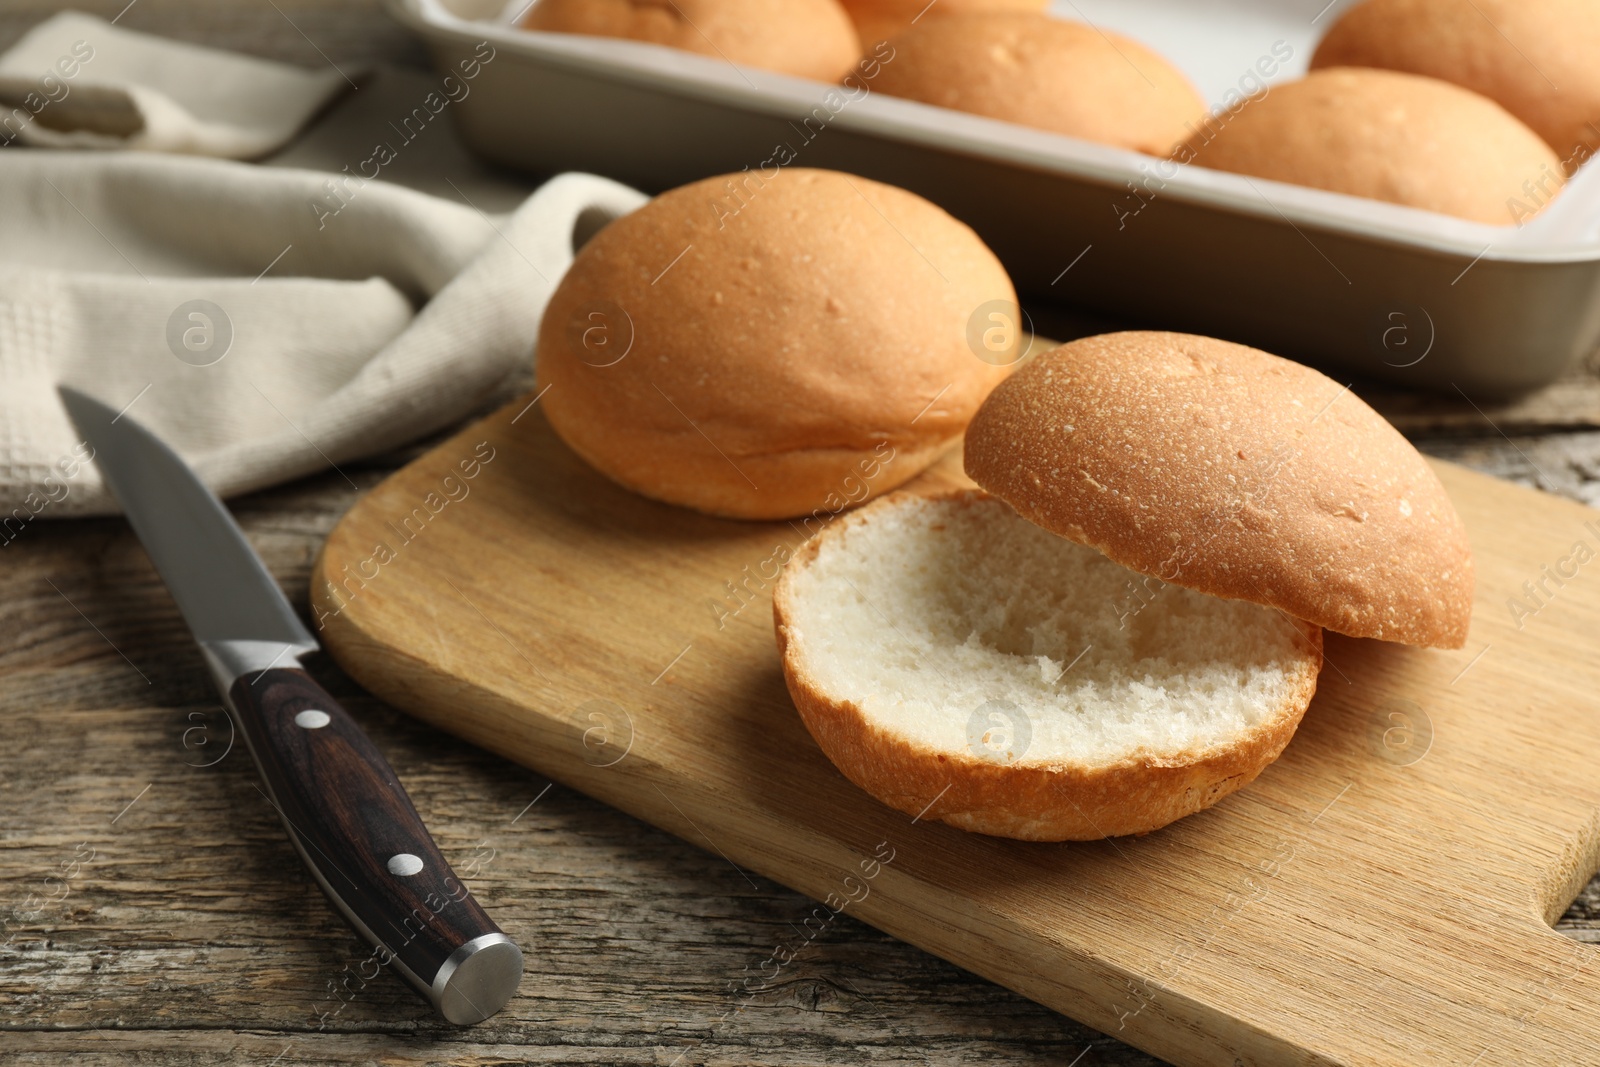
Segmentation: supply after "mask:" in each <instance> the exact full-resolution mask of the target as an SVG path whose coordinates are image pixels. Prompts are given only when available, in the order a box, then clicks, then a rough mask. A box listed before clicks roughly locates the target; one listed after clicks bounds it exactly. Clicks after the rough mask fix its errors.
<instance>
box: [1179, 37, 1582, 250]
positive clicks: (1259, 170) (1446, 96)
mask: <svg viewBox="0 0 1600 1067" xmlns="http://www.w3.org/2000/svg"><path fill="white" fill-rule="evenodd" d="M1176 156H1177V158H1178V159H1179V160H1181V161H1182V162H1185V163H1188V162H1194V163H1198V164H1199V165H1200V166H1202V167H1210V168H1212V169H1214V170H1225V171H1232V172H1234V173H1236V174H1248V175H1252V176H1254V177H1258V178H1270V179H1272V180H1274V181H1281V182H1290V183H1292V184H1295V185H1306V186H1311V187H1312V188H1316V189H1328V190H1332V191H1333V192H1337V193H1349V194H1350V195H1352V196H1364V197H1368V198H1371V199H1373V200H1386V201H1389V202H1390V203H1394V204H1404V205H1406V206H1407V207H1416V208H1422V209H1424V210H1427V211H1437V212H1439V213H1441V214H1444V215H1454V216H1456V217H1458V218H1463V219H1471V220H1472V221H1474V222H1486V223H1489V224H1491V225H1497V226H1508V225H1511V224H1513V223H1520V222H1522V221H1524V220H1525V219H1527V218H1529V217H1531V216H1533V215H1534V214H1536V213H1537V212H1538V211H1539V210H1540V209H1541V208H1542V207H1543V206H1544V205H1545V204H1546V203H1548V202H1549V200H1550V199H1551V198H1552V197H1554V195H1555V193H1556V191H1557V190H1559V189H1560V187H1561V184H1562V181H1563V178H1562V172H1561V162H1560V160H1558V159H1557V158H1556V155H1555V153H1554V152H1552V151H1551V150H1550V146H1549V145H1547V144H1545V143H1544V142H1543V141H1541V140H1540V139H1539V137H1538V135H1537V134H1535V133H1534V132H1533V131H1532V130H1530V129H1528V127H1526V126H1524V125H1523V124H1522V123H1521V122H1519V121H1518V120H1517V119H1516V118H1514V117H1513V116H1512V115H1511V114H1510V113H1508V112H1507V111H1506V110H1505V109H1504V108H1502V107H1501V106H1500V105H1499V104H1496V103H1495V102H1494V101H1492V100H1490V99H1488V98H1487V97H1482V96H1479V95H1478V94H1477V93H1474V92H1472V91H1470V90H1468V89H1463V88H1461V87H1460V86H1456V85H1451V84H1449V83H1447V82H1442V81H1438V80H1436V79H1434V78H1424V77H1421V76H1418V75H1415V74H1399V73H1396V72H1394V71H1387V70H1373V69H1361V68H1355V67H1335V68H1330V69H1326V70H1319V71H1315V72H1313V73H1312V74H1310V75H1307V76H1306V77H1305V78H1304V79H1302V80H1300V81H1296V82H1287V83H1284V84H1282V85H1275V86H1273V87H1272V89H1271V90H1270V91H1269V92H1267V93H1266V94H1265V95H1262V96H1258V97H1255V98H1252V99H1250V100H1247V101H1246V102H1245V103H1243V104H1241V105H1239V107H1237V108H1236V109H1234V111H1232V112H1230V113H1228V114H1226V115H1223V116H1220V117H1218V118H1216V119H1213V120H1212V122H1211V123H1209V124H1208V125H1207V126H1206V127H1205V128H1203V129H1202V130H1200V131H1199V132H1198V133H1196V134H1195V135H1194V136H1193V137H1191V138H1190V140H1189V141H1188V143H1187V144H1186V145H1184V147H1183V148H1181V149H1180V150H1179V151H1178V152H1177V153H1176Z"/></svg>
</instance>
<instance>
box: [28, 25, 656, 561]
mask: <svg viewBox="0 0 1600 1067" xmlns="http://www.w3.org/2000/svg"><path fill="white" fill-rule="evenodd" d="M146 46H147V47H148V48H151V49H157V50H159V49H160V48H164V47H167V46H166V45H164V44H161V43H160V42H155V41H147V42H146ZM183 47H187V46H183ZM7 58H9V55H8V57H7ZM0 69H5V61H4V60H0ZM218 69H219V71H221V70H222V68H218ZM223 73H224V74H225V72H223ZM219 76H222V74H219ZM391 80H392V81H394V82H395V84H396V85H397V86H398V88H399V89H400V90H402V91H410V89H409V88H408V87H410V88H414V86H413V85H412V83H411V82H408V81H407V80H406V79H405V78H399V79H391ZM363 91H365V87H364V90H363ZM355 95H357V96H359V95H360V94H359V93H358V94H355ZM335 118H336V115H335V116H330V121H331V120H333V119H335ZM334 126H335V128H339V124H338V123H337V122H335V123H334ZM360 126H361V124H360V123H355V124H354V125H353V126H352V128H359V127H360ZM315 132H316V131H315V130H313V131H312V134H313V136H312V137H310V138H308V140H315V139H316V138H315ZM448 132H449V131H448V130H444V131H442V134H447V133H448ZM442 134H441V135H442ZM429 136H434V134H432V133H431V131H430V134H429ZM323 150H324V155H325V158H326V159H327V164H326V165H327V166H328V168H329V169H328V171H315V170H310V169H304V167H305V166H306V165H307V164H308V163H310V162H311V160H308V159H297V160H296V162H297V163H299V164H300V167H297V168H289V167H262V166H256V165H251V164H245V163H237V162H230V161H223V160H214V159H199V158H195V157H193V156H179V155H161V154H153V153H148V152H104V151H91V152H82V151H52V150H44V149H16V148H13V149H4V150H0V545H3V544H4V543H7V542H8V541H9V540H10V539H11V538H13V537H15V536H16V535H17V534H18V532H19V530H20V528H21V527H22V526H25V525H26V524H27V523H28V522H30V521H32V519H33V518H35V517H66V516H70V515H84V514H105V513H112V512H114V511H115V510H116V506H115V503H114V501H112V499H111V498H110V496H109V494H107V493H106V492H105V490H104V487H103V486H102V484H101V483H100V480H99V476H98V473H97V472H96V470H95V468H94V466H93V464H87V463H82V462H81V458H82V455H83V450H82V449H81V447H79V442H80V438H79V436H78V434H77V432H76V430H75V429H74V428H73V426H72V425H71V423H70V421H69V420H68V418H67V416H66V413H65V411H64V409H63V408H62V406H61V403H60V400H59V398H58V396H57V394H56V386H57V384H58V383H65V384H70V385H73V386H76V387H78V388H80V389H82V390H84V391H86V392H88V393H90V394H91V395H94V396H96V397H97V398H99V399H100V400H102V401H103V402H105V403H107V404H110V405H112V406H113V407H115V408H118V409H122V408H124V407H125V406H126V408H127V411H128V414H129V416H130V417H134V418H137V419H138V420H139V421H140V422H142V423H143V424H145V425H147V426H149V427H150V428H151V429H152V430H154V431H155V432H157V433H158V434H160V435H161V436H162V437H163V438H164V439H166V440H167V441H168V442H169V443H170V444H172V445H173V447H174V448H176V449H177V450H178V452H179V453H181V454H182V455H183V456H184V457H185V458H186V459H187V460H189V461H190V462H191V463H192V464H193V465H194V467H195V468H196V470H197V471H199V473H200V475H201V477H202V478H204V479H205V480H206V482H207V483H208V484H209V485H211V486H212V488H214V489H215V490H217V491H218V492H219V493H221V494H223V495H228V494H233V493H238V492H243V491H247V490H251V489H256V488H261V487H264V486H267V485H271V484H274V483H277V482H281V481H285V480H287V479H290V478H294V477H298V476H302V475H305V474H309V473H311V472H314V471H319V470H327V469H328V468H329V466H330V465H337V464H339V463H341V462H344V461H346V460H350V459H354V458H356V457H359V456H363V455H370V454H373V453H375V452H378V451H381V450H383V449H386V448H392V447H394V446H396V445H398V444H401V443H404V442H406V441H408V440H412V439H415V438H417V437H419V436H422V435H424V434H427V433H430V432H433V431H437V430H440V429H442V428H444V427H446V426H448V425H450V424H451V423H452V422H455V421H457V420H459V419H461V418H463V417H465V416H466V415H468V414H470V413H471V412H472V411H474V410H475V409H476V408H478V407H480V406H481V405H482V404H483V403H484V402H485V401H486V400H487V399H489V398H490V396H491V394H493V393H494V391H495V390H496V388H497V387H498V386H502V385H503V383H505V382H506V380H507V379H508V377H510V376H511V375H513V374H514V373H516V372H518V371H519V370H525V369H526V368H527V367H528V365H529V364H530V362H531V359H532V353H533V346H534V341H535V337H536V335H537V331H538V323H539V318H540V315H541V314H542V312H543V310H544V306H545V304H546V302H547V301H548V300H549V297H550V294H551V292H552V290H553V288H554V286H555V283H556V282H557V281H558V280H559V279H560V277H561V275H562V274H563V272H564V271H565V270H566V268H567V266H568V265H569V264H570V263H571V260H572V256H573V251H574V247H575V242H579V243H581V241H582V240H583V239H584V238H585V237H586V236H587V235H588V234H589V233H592V232H593V231H594V230H595V229H597V228H598V227H599V226H600V225H603V224H604V223H605V222H606V221H609V220H610V219H612V218H615V217H617V216H618V215H621V214H625V213H627V212H629V211H631V210H633V209H634V208H636V207H637V206H639V205H640V204H641V203H643V201H644V199H645V198H644V197H643V196H642V195H641V194H639V193H637V192H635V191H633V190H631V189H628V188H626V187H625V186H621V185H618V184H616V183H614V182H611V181H608V180H606V179H602V178H595V177H591V176H588V175H577V174H569V175H563V176H561V177H559V178H556V179H554V180H552V181H550V182H548V183H547V184H545V185H544V186H543V187H542V188H540V189H539V190H538V191H537V192H535V193H534V194H533V195H532V196H530V197H527V198H526V199H525V201H524V202H523V203H521V205H520V206H518V207H516V208H515V209H514V210H513V211H511V212H510V213H509V214H508V215H493V216H491V215H486V214H484V213H483V212H482V211H480V210H479V207H478V206H473V205H474V204H475V203H476V201H477V199H478V197H477V196H476V195H473V194H468V193H466V192H462V193H461V196H460V198H459V199H457V200H456V201H455V202H451V201H449V200H446V199H443V198H441V197H435V196H429V195H425V194H423V193H420V192H416V191H413V190H411V189H407V188H403V187H401V186H399V185H396V184H393V183H391V182H389V181H387V180H383V179H379V180H374V181H367V182H364V183H363V182H361V181H359V180H348V179H346V178H344V176H343V175H342V174H336V173H334V172H337V171H339V170H340V168H341V167H342V166H343V165H344V164H345V163H346V162H348V160H349V159H359V158H361V157H362V156H363V155H365V154H369V153H370V152H371V151H372V148H371V143H370V141H364V142H363V143H362V144H360V145H356V144H350V145H347V146H341V145H340V144H339V143H338V142H337V140H336V139H335V140H334V143H331V144H326V145H323ZM400 150H401V152H402V154H403V153H405V152H412V153H420V152H422V151H424V149H422V148H420V147H413V148H406V147H404V146H401V148H400ZM470 170H471V165H470V164H467V163H466V162H465V161H463V169H462V171H461V174H460V180H459V182H455V181H453V180H452V181H447V182H446V184H447V185H449V186H450V187H452V188H456V187H458V186H459V188H461V189H473V190H478V189H489V190H490V191H491V192H493V191H494V183H493V181H492V180H491V181H490V182H489V183H488V184H487V185H485V184H483V183H482V181H479V184H473V183H474V181H475V180H480V179H481V178H482V175H481V174H474V173H470V172H469V171H470ZM386 176H387V174H386ZM441 178H443V179H448V175H447V174H445V175H441V174H439V173H433V172H431V171H430V172H429V174H428V175H427V177H426V178H425V179H424V180H425V181H427V182H428V183H429V184H430V185H431V184H433V183H436V182H438V181H440V180H441ZM504 184H505V183H503V182H502V183H500V192H501V193H503V192H504ZM484 195H485V196H487V195H488V194H487V193H486V194H484ZM469 196H470V198H471V200H472V203H469V202H468V199H469ZM502 199H504V198H503V197H502Z"/></svg>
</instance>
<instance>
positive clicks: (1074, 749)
mask: <svg viewBox="0 0 1600 1067" xmlns="http://www.w3.org/2000/svg"><path fill="white" fill-rule="evenodd" d="M1140 597H1144V598H1147V599H1148V603H1145V601H1144V600H1141V599H1139V598H1140ZM1129 604H1142V605H1143V607H1142V610H1131V609H1129V608H1126V607H1119V606H1121V605H1129ZM773 613H774V620H775V623H776V627H777V639H778V648H779V650H780V653H781V655H782V659H783V672H784V678H785V680H786V681H787V682H788V686H789V692H790V694H791V695H792V696H793V697H794V701H795V706H796V707H797V708H798V709H799V711H800V715H801V718H802V719H804V721H805V724H806V727H807V729H809V730H810V731H811V735H812V737H814V738H815V739H816V741H817V744H818V745H819V746H820V747H821V748H822V751H823V752H824V753H825V754H826V755H827V756H828V758H829V759H831V760H832V761H833V762H834V764H835V765H836V766H837V767H838V768H839V770H840V771H842V772H843V773H844V775H845V777H847V778H849V779H850V780H851V781H853V782H855V783H856V784H857V785H859V786H860V787H861V788H863V789H865V790H866V791H867V792H868V793H871V794H872V795H873V796H875V797H877V798H878V799H879V800H881V801H882V802H884V803H885V804H888V805H890V806H891V807H894V808H898V809H899V810H900V811H903V812H907V813H908V814H912V815H918V816H921V817H923V818H926V819H930V820H934V819H937V820H939V821H942V822H946V823H949V824H951V825H953V826H958V827H960V828H962V829H964V830H973V831H977V832H980V833H986V834H997V835H1000V836H1004V837H1014V838H1021V839H1023V840H1028V841H1061V840H1090V839H1096V838H1102V837H1108V836H1114V835H1118V834H1140V833H1145V832H1148V831H1150V830H1155V829H1157V828H1159V827H1162V826H1165V825H1167V824H1168V823H1170V822H1172V821H1173V820H1175V819H1179V818H1182V817H1183V816H1185V815H1189V814H1191V813H1193V812H1196V811H1199V810H1200V809H1202V808H1206V807H1209V806H1210V805H1212V804H1214V803H1216V802H1217V801H1218V800H1220V799H1222V798H1223V797H1225V796H1227V795H1228V794H1229V793H1232V792H1233V791H1235V790H1237V789H1239V788H1241V787H1242V786H1244V785H1247V784H1248V783H1249V782H1251V781H1252V780H1254V779H1255V777H1256V776H1257V775H1258V774H1260V773H1261V771H1262V770H1263V769H1264V768H1265V767H1266V766H1267V765H1268V764H1270V763H1271V762H1272V761H1273V760H1274V759H1276V758H1277V757H1278V754H1279V753H1280V752H1282V751H1283V748H1284V746H1285V745H1287V744H1288V743H1289V739H1290V738H1291V737H1292V736H1293V734H1294V731H1295V728H1296V726H1298V724H1299V722H1300V718H1301V716H1302V715H1303V714H1304V713H1305V710H1306V707H1307V705H1308V704H1310V702H1311V697H1312V694H1313V693H1314V692H1315V691H1316V680H1317V670H1318V667H1319V665H1320V662H1321V649H1322V632H1321V631H1320V630H1318V629H1317V628H1316V627H1315V626H1312V625H1309V624H1306V623H1302V622H1299V621H1298V620H1294V619H1290V618H1288V617H1287V616H1285V615H1283V614H1281V613H1280V612H1276V611H1273V610H1272V609H1270V608H1265V607H1261V606H1259V605H1256V604H1249V603H1244V602H1242V601H1237V600H1221V599H1218V598H1216V597H1208V596H1205V595H1202V594H1200V593H1194V592H1190V591H1188V590H1186V589H1181V588H1168V589H1162V590H1159V592H1156V593H1151V592H1150V588H1149V587H1148V586H1147V584H1146V583H1145V582H1144V580H1143V579H1142V577H1141V576H1140V575H1138V574H1135V573H1133V572H1131V571H1128V570H1126V569H1124V568H1122V567H1119V566H1117V565H1116V564H1114V563H1112V562H1111V561H1109V560H1107V559H1106V558H1105V557H1104V556H1101V555H1100V554H1098V553H1096V552H1094V551H1093V550H1091V549H1088V548H1084V547H1081V546H1078V545H1074V544H1072V543H1070V542H1068V541H1064V540H1062V539H1061V538H1059V537H1056V536H1054V535H1053V534H1050V533H1047V532H1046V531H1044V530H1042V529H1040V528H1039V527H1037V526H1034V525H1032V524H1031V523H1029V522H1027V521H1024V520H1023V519H1022V518H1019V517H1018V516H1017V514H1016V513H1015V512H1013V511H1012V510H1011V509H1010V508H1009V507H1007V506H1006V505H1005V504H1004V503H1002V502H1001V501H1000V500H998V499H997V498H994V497H990V496H988V495H987V494H984V493H981V492H973V491H967V492H955V493H950V494H946V495H943V496H938V497H932V498H929V497H921V496H917V495H915V494H912V493H896V494H894V495H893V496H889V497H885V498H884V499H882V500H879V501H877V502H875V503H873V504H871V505H869V506H867V507H865V508H862V509H861V510H860V511H857V512H855V513H854V514H852V515H850V516H848V517H846V518H845V519H842V520H839V521H837V522H835V523H833V524H832V525H830V526H828V527H827V528H826V529H824V531H823V532H822V533H821V534H820V535H818V536H817V537H814V538H812V539H811V540H810V541H809V542H807V543H806V545H805V546H804V547H803V548H802V549H801V550H800V551H799V552H798V553H797V554H796V556H795V557H794V559H792V560H791V561H790V562H789V564H788V565H787V566H786V567H785V568H784V572H783V577H782V578H781V579H780V580H779V583H778V586H777V589H776V591H775V594H774V599H773ZM885 620H889V623H888V625H885Z"/></svg>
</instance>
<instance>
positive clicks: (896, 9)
mask: <svg viewBox="0 0 1600 1067" xmlns="http://www.w3.org/2000/svg"><path fill="white" fill-rule="evenodd" d="M841 2H842V3H843V4H844V9H845V11H847V12H849V14H850V18H851V19H853V20H854V21H855V24H856V30H857V32H859V33H860V35H861V41H862V43H863V44H867V45H873V44H877V43H878V42H879V41H882V40H885V39H887V38H890V37H893V36H894V35H895V34H897V33H900V32H901V31H903V30H905V29H907V28H908V27H910V26H911V24H912V21H911V20H912V19H916V20H917V22H919V23H920V22H922V21H923V20H924V19H931V18H939V17H941V16H944V15H971V14H981V13H983V12H986V11H1031V12H1042V11H1043V10H1044V9H1045V7H1046V6H1048V4H1049V3H1050V0H939V2H938V3H937V4H933V5H931V6H930V5H929V4H928V0H841Z"/></svg>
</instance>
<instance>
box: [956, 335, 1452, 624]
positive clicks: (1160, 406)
mask: <svg viewBox="0 0 1600 1067" xmlns="http://www.w3.org/2000/svg"><path fill="white" fill-rule="evenodd" d="M966 470H967V474H968V475H970V476H971V477H972V478H973V480H974V481H976V482H977V483H978V484H979V485H981V486H983V487H984V488H985V489H987V490H989V491H990V492H992V493H994V494H995V495H996V496H999V497H1001V498H1002V499H1004V500H1005V501H1006V502H1007V503H1008V504H1010V505H1011V506H1012V507H1014V508H1016V509H1017V511H1018V512H1019V513H1020V514H1022V515H1023V516H1024V517H1025V518H1028V519H1031V520H1032V521H1034V522H1036V523H1038V524H1039V525H1040V526H1043V527H1044V528H1045V529H1047V530H1051V531H1053V532H1055V533H1058V534H1060V535H1062V536H1063V537H1067V538H1070V539H1072V540H1074V541H1077V542H1080V543H1082V544H1086V545H1090V546H1092V547H1094V548H1097V549H1099V550H1100V551H1101V552H1103V553H1105V554H1106V556H1108V557H1110V558H1111V559H1112V560H1114V561H1116V562H1117V563H1120V564H1122V565H1123V566H1125V567H1130V568H1132V569H1134V570H1137V571H1140V572H1142V573H1145V574H1151V575H1155V576H1156V577H1158V578H1161V579H1163V580H1166V581H1173V582H1176V583H1177V584H1178V585H1182V586H1187V587H1188V588H1190V589H1196V590H1199V591H1200V592H1203V593H1210V594H1212V595H1214V596H1221V597H1229V598H1232V599H1237V600H1251V601H1255V602H1257V603H1261V604H1268V605H1271V606H1273V607H1276V608H1279V609H1281V610H1283V611H1284V612H1287V613H1288V614H1289V615H1292V616H1294V617H1295V618H1297V619H1305V620H1307V621H1310V622H1314V623H1317V624H1318V625H1320V626H1325V627H1327V628H1328V629H1330V630H1336V631H1338V632H1339V633H1342V634H1349V635H1351V636H1353V637H1376V638H1381V639H1383V640H1385V641H1402V642H1405V643H1406V644H1412V645H1431V646H1435V647H1440V648H1460V647H1461V646H1462V645H1463V644H1465V643H1466V638H1467V626H1468V623H1469V622H1470V618H1471V612H1472V587H1473V569H1472V548H1471V546H1470V545H1469V544H1468V542H1467V535H1466V530H1465V528H1464V527H1463V525H1462V523H1461V518H1460V516H1458V515H1457V514H1456V510H1455V508H1454V507H1453V506H1452V505H1451V503H1450V499H1449V497H1447V496H1446V495H1445V492H1444V487H1443V486H1441V485H1440V484H1439V479H1438V478H1437V477H1436V476H1435V475H1434V473H1433V471H1432V470H1431V469H1429V467H1428V465H1427V463H1425V462H1424V461H1423V459H1422V457H1421V456H1420V455H1418V454H1417V451H1416V449H1414V448H1412V447H1411V445H1410V444H1409V443H1408V442H1407V441H1406V439H1405V438H1403V437H1401V436H1400V434H1399V433H1398V432H1397V431H1396V430H1395V429H1394V427H1392V426H1390V425H1389V424H1388V423H1387V422H1385V421H1384V420H1383V418H1382V417H1381V416H1380V415H1378V414H1377V412H1375V411H1373V410H1372V409H1371V408H1370V407H1368V406H1367V405H1366V404H1365V403H1363V402H1362V401H1361V400H1359V399H1358V398H1356V397H1355V396H1354V395H1353V394H1351V393H1350V392H1349V390H1348V389H1347V388H1346V387H1344V386H1341V385H1339V383H1337V382H1335V381H1333V380H1332V379H1330V378H1327V377H1326V376H1324V375H1322V374H1319V373H1318V372H1317V371H1314V370H1312V369H1310V368H1309V367H1304V366H1301V365H1300V364H1298V363H1291V362H1290V361H1289V360H1286V359H1279V358H1278V357H1277V356H1272V355H1268V354H1267V353H1265V352H1261V351H1258V350H1256V349H1254V348H1246V347H1245V346H1244V345H1236V344H1230V343H1229V342H1227V341H1218V340H1214V339H1212V338H1209V337H1193V336H1190V335H1187V334H1177V333H1147V332H1130V333H1114V334H1106V335H1103V336H1100V337H1089V338H1085V339H1083V340H1081V341H1074V342H1072V343H1071V344H1066V345H1062V346H1061V347H1060V348H1057V349H1054V350H1052V351H1050V352H1046V353H1044V354H1043V355H1041V356H1038V357H1036V358H1035V359H1033V360H1032V361H1031V362H1030V363H1028V364H1027V365H1026V366H1024V367H1023V368H1022V369H1021V370H1019V371H1018V372H1017V373H1016V374H1015V375H1014V376H1013V377H1012V378H1011V379H1010V380H1009V381H1007V382H1005V383H1004V384H1003V385H1001V386H1000V387H999V388H998V389H996V390H995V392H994V394H993V395H992V396H991V397H990V398H989V400H988V402H987V403H985V404H984V406H983V408H982V409H981V410H980V411H979V412H978V414H977V416H976V417H975V418H974V419H973V421H972V426H971V428H970V429H969V430H968V432H967V441H966Z"/></svg>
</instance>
